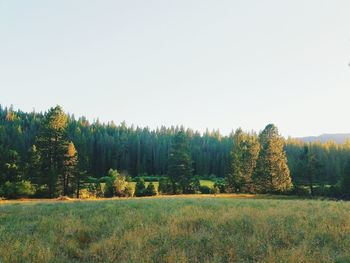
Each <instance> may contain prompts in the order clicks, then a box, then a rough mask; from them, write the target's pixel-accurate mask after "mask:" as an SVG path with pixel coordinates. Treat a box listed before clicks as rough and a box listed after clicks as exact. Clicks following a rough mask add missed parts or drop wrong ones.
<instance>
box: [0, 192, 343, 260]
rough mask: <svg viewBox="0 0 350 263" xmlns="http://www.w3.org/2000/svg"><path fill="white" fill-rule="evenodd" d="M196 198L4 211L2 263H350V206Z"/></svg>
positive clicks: (33, 205)
mask: <svg viewBox="0 0 350 263" xmlns="http://www.w3.org/2000/svg"><path fill="white" fill-rule="evenodd" d="M232 197H234V196H229V195H224V197H218V196H217V197H210V196H202V197H199V196H191V197H183V196H182V197H160V198H132V199H120V200H116V199H114V200H103V201H99V200H96V201H68V202H59V201H37V202H20V201H12V202H4V203H2V204H0V243H1V246H0V262H82V261H83V262H349V261H350V250H349V247H350V203H348V202H335V201H316V200H276V199H258V198H232Z"/></svg>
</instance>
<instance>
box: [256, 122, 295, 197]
mask: <svg viewBox="0 0 350 263" xmlns="http://www.w3.org/2000/svg"><path fill="white" fill-rule="evenodd" d="M259 141H260V145H261V150H260V153H259V158H258V161H257V167H256V172H255V176H254V181H255V185H256V187H257V189H256V190H257V191H258V192H262V193H273V192H283V191H287V190H289V189H290V188H291V186H292V182H291V177H290V172H289V168H288V165H287V157H286V154H285V151H284V139H283V138H282V137H281V136H280V135H279V133H278V130H277V128H276V126H274V125H273V124H270V125H267V126H266V128H265V129H264V130H263V131H262V132H261V133H260V135H259Z"/></svg>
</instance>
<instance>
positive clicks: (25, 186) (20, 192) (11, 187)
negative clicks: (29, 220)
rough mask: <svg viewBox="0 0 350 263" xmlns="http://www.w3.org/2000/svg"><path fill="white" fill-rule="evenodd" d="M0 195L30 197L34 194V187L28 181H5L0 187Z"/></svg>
mask: <svg viewBox="0 0 350 263" xmlns="http://www.w3.org/2000/svg"><path fill="white" fill-rule="evenodd" d="M0 193H1V194H0V195H1V196H4V197H6V198H10V199H12V198H23V197H31V196H33V195H34V194H35V188H34V186H33V185H32V184H31V182H29V181H20V182H12V183H11V182H8V181H7V182H5V183H4V184H3V185H2V187H1V189H0Z"/></svg>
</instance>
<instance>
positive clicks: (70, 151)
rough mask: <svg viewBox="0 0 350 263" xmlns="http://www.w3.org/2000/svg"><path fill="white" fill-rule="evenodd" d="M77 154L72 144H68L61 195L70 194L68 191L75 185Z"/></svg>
mask: <svg viewBox="0 0 350 263" xmlns="http://www.w3.org/2000/svg"><path fill="white" fill-rule="evenodd" d="M78 173H79V172H78V152H77V150H76V149H75V146H74V143H73V142H70V143H69V144H68V147H67V152H66V154H65V161H64V173H63V182H62V183H63V195H65V196H66V195H69V194H71V192H70V190H71V188H72V185H73V184H74V183H75V181H76V178H77V177H78V176H79V174H78Z"/></svg>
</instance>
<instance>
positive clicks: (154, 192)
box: [145, 182, 157, 196]
mask: <svg viewBox="0 0 350 263" xmlns="http://www.w3.org/2000/svg"><path fill="white" fill-rule="evenodd" d="M145 195H146V196H154V195H157V190H156V188H155V186H154V184H153V183H152V182H150V183H149V184H148V186H147V188H146V191H145Z"/></svg>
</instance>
